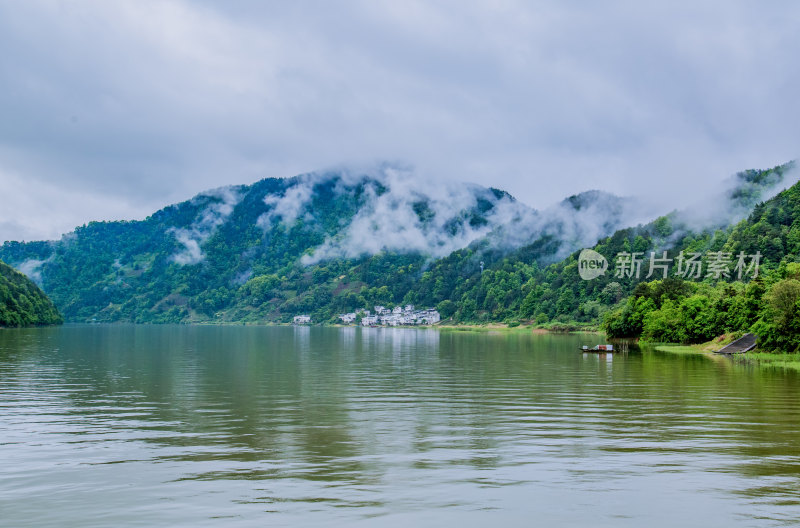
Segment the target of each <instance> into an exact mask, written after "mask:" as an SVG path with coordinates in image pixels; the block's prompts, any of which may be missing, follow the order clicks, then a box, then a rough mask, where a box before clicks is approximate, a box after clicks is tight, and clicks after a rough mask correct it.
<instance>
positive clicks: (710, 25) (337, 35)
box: [0, 0, 800, 241]
mask: <svg viewBox="0 0 800 528" xmlns="http://www.w3.org/2000/svg"><path fill="white" fill-rule="evenodd" d="M653 4H654V3H653V2H641V1H632V2H563V1H558V2H556V1H554V2H529V1H519V2H516V1H499V0H492V1H485V2H469V1H464V0H457V1H452V2H450V1H441V2H440V1H427V2H416V1H412V0H402V1H400V0H391V1H385V2H381V1H376V0H365V1H318V2H310V1H309V2H303V1H280V2H266V1H255V0H254V1H241V2H234V1H228V0H226V1H222V0H220V1H215V2H212V1H200V0H197V1H172V0H154V1H149V0H131V1H123V0H96V1H81V0H70V1H63V2H59V1H39V0H24V1H19V0H0V50H2V52H0V189H2V199H0V241H2V240H18V239H26V240H32V239H42V238H57V237H58V236H59V235H60V234H61V233H64V232H67V231H70V230H72V228H73V227H75V226H76V225H80V224H83V223H85V222H87V221H90V220H95V219H122V218H125V219H129V218H143V217H145V216H147V215H148V214H150V213H152V212H154V211H155V210H157V209H159V208H160V207H163V206H164V205H167V204H169V203H173V202H176V201H181V200H184V199H188V198H190V197H191V196H193V195H194V194H196V193H198V192H200V191H202V190H205V189H209V188H214V187H219V186H222V185H228V184H240V183H251V182H253V181H256V180H258V179H261V178H264V177H269V176H275V177H283V176H292V175H295V174H298V173H302V172H307V171H312V170H317V169H324V168H327V167H331V166H337V165H356V166H360V165H365V164H370V163H375V162H378V161H398V162H402V163H404V164H407V165H412V166H414V167H415V168H416V171H417V172H418V173H419V174H420V175H422V176H423V177H424V181H427V182H430V184H431V185H432V184H434V183H435V181H436V180H437V179H441V178H448V179H456V180H465V181H471V182H475V183H479V184H483V185H492V186H495V187H500V188H502V189H505V190H507V191H509V192H510V193H511V194H513V195H514V196H516V197H517V198H519V199H520V200H522V201H524V202H526V203H528V204H529V205H532V206H534V207H537V208H542V207H545V206H546V205H548V204H550V203H552V202H555V201H557V200H560V199H561V198H563V197H564V196H567V195H569V194H573V193H575V192H579V191H583V190H587V189H593V188H599V189H604V190H608V191H611V192H614V193H617V194H621V195H649V196H655V197H657V198H658V199H659V200H661V201H662V203H664V204H668V205H669V207H670V208H671V207H672V205H673V204H674V205H680V204H681V203H684V202H685V201H686V200H688V199H689V198H696V197H697V196H700V195H702V194H703V193H706V192H709V190H710V189H712V188H713V187H714V186H715V185H718V184H719V182H720V181H721V180H723V179H724V178H725V177H727V176H729V175H730V174H732V173H734V172H736V171H738V170H741V169H746V168H762V167H770V166H774V165H777V164H780V163H783V162H785V161H788V160H790V159H793V158H795V157H797V156H798V152H800V149H799V148H798V146H799V145H800V126H799V125H798V123H799V122H800V119H799V118H800V96H798V93H800V83H799V82H798V81H800V67H798V66H800V62H798V60H799V59H798V57H800V27H799V26H800V3H798V2H734V1H719V2H703V3H702V5H698V4H699V3H698V2H687V3H685V4H681V3H680V2H675V1H669V2H661V7H654V6H653Z"/></svg>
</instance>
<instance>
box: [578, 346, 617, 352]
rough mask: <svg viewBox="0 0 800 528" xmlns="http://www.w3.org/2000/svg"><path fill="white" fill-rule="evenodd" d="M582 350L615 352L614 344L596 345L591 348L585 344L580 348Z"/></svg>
mask: <svg viewBox="0 0 800 528" xmlns="http://www.w3.org/2000/svg"><path fill="white" fill-rule="evenodd" d="M580 350H581V351H582V352H602V353H605V352H613V351H614V345H595V346H593V347H592V348H589V347H588V346H586V345H583V346H582V347H581V348H580Z"/></svg>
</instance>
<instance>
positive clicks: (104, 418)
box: [0, 326, 800, 500]
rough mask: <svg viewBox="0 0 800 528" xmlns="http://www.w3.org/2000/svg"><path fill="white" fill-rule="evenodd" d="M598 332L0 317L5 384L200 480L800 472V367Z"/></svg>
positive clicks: (757, 487) (763, 493) (768, 493)
mask: <svg viewBox="0 0 800 528" xmlns="http://www.w3.org/2000/svg"><path fill="white" fill-rule="evenodd" d="M592 339H594V338H592ZM585 340H586V337H580V336H552V335H545V336H531V335H528V334H523V333H495V334H493V333H489V332H483V333H476V332H439V331H436V330H432V329H413V328H356V327H345V328H319V327H294V328H288V327H281V328H277V327H244V328H243V327H222V326H219V327H217V326H211V327H184V326H164V327H161V326H156V327H150V326H139V327H136V326H90V327H69V326H68V327H64V328H59V329H33V330H19V331H17V330H15V331H2V332H0V375H1V376H2V380H3V383H2V385H0V397H2V398H3V399H4V400H6V401H13V398H25V397H30V398H37V397H41V398H43V399H42V401H43V402H44V405H47V406H48V407H47V408H46V409H42V412H43V413H47V412H52V413H53V415H54V416H53V420H62V422H63V421H64V418H65V417H66V419H67V420H66V421H67V422H68V424H69V426H70V427H71V428H72V429H73V430H74V431H75V432H76V433H81V432H86V431H88V430H91V431H105V432H109V433H113V435H112V436H113V439H116V440H115V441H123V442H125V441H129V442H135V443H136V445H144V446H145V448H146V452H147V453H148V454H150V455H152V456H153V457H154V459H156V460H161V461H172V462H183V463H190V464H188V465H183V466H179V468H180V470H181V471H183V472H184V473H185V477H186V478H190V479H211V480H214V479H223V478H224V479H229V478H238V479H259V480H260V479H280V478H297V479H302V480H320V481H326V482H343V483H350V484H352V483H356V484H364V485H370V486H377V485H381V484H383V483H385V481H386V479H387V478H388V475H392V474H396V472H397V471H400V470H401V469H407V470H418V471H429V470H441V469H447V468H451V469H452V468H473V469H475V468H480V469H497V468H503V467H515V466H518V465H525V464H530V463H531V462H532V461H537V462H539V463H545V462H546V463H551V464H554V463H556V462H557V461H563V464H574V463H575V461H584V465H586V466H587V468H588V469H586V470H585V471H583V470H578V469H572V470H570V472H569V478H572V479H576V481H579V482H593V481H594V480H593V479H596V478H598V473H597V471H594V472H593V471H592V470H591V468H592V467H593V466H592V465H593V464H597V465H598V467H601V468H602V464H603V461H607V462H608V461H610V460H615V458H614V457H622V458H624V459H635V460H637V461H639V465H638V466H636V465H633V466H631V468H629V469H628V470H626V471H627V472H628V473H627V474H636V472H637V471H643V472H647V471H651V472H652V471H654V469H653V466H651V465H650V464H651V463H655V462H658V463H659V464H662V466H663V467H670V468H672V470H674V471H680V472H692V471H705V472H709V473H714V472H722V473H725V474H735V475H737V476H739V477H742V478H745V479H746V480H744V481H739V484H741V487H740V488H737V489H736V490H735V491H736V493H740V494H742V495H743V496H746V497H748V498H749V499H750V500H756V498H762V499H763V498H764V497H767V498H770V500H771V499H775V500H778V499H780V498H781V497H784V495H782V494H780V493H778V492H777V491H776V486H777V487H785V489H793V487H796V486H797V483H798V476H799V475H800V439H798V436H797V427H796V424H798V423H800V409H798V406H797V405H796V402H797V401H798V396H800V394H798V392H799V391H800V384H798V383H797V381H798V380H797V376H796V375H793V374H786V373H783V372H779V371H765V370H761V371H759V370H754V369H752V368H750V367H743V366H740V365H734V364H731V363H730V362H719V363H715V362H711V361H709V360H708V359H706V358H704V357H700V356H673V355H665V354H660V353H655V352H652V351H647V350H645V351H644V352H642V353H640V352H635V351H631V352H630V353H629V354H627V355H618V356H614V359H613V361H611V362H609V361H607V359H606V360H604V361H601V360H600V358H599V357H597V356H591V357H584V355H583V354H581V353H580V352H579V351H578V350H577V349H578V347H579V345H580V344H583V343H584V342H585ZM587 356H589V355H587ZM45 397H46V398H45ZM126 435H129V438H126ZM96 441H98V442H102V441H108V440H104V439H103V438H99V439H97V440H96ZM112 441H114V440H112ZM140 452H141V451H140ZM609 457H611V458H609ZM590 461H591V462H590ZM693 465H694V467H693ZM565 467H566V466H565ZM637 467H638V469H637ZM609 470H613V467H612V468H610V469H609ZM565 478H567V477H565ZM764 478H768V479H771V481H770V483H764V482H763V481H761V480H760V479H764ZM784 498H785V497H784Z"/></svg>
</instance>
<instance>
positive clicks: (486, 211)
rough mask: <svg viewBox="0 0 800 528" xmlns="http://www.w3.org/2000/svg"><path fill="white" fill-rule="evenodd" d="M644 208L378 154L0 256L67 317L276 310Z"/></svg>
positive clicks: (732, 210) (565, 248) (621, 219)
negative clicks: (521, 190)
mask: <svg viewBox="0 0 800 528" xmlns="http://www.w3.org/2000/svg"><path fill="white" fill-rule="evenodd" d="M792 168H793V165H792V164H787V165H785V166H781V167H776V168H774V169H771V170H768V171H745V172H743V173H739V174H737V175H736V176H734V177H733V179H732V180H730V182H729V185H727V186H722V187H720V189H719V190H718V193H717V194H718V196H719V200H718V201H715V200H709V201H708V203H704V204H702V205H703V207H702V208H691V209H688V210H681V211H680V212H677V213H672V214H671V217H670V218H671V220H672V225H673V226H675V229H674V230H673V234H675V233H681V232H688V231H691V230H705V229H714V228H716V227H724V226H725V225H730V222H735V221H736V220H737V219H738V218H740V217H741V216H742V215H744V214H746V212H747V211H748V210H752V207H753V205H755V204H756V203H757V202H760V201H763V200H765V199H767V198H768V197H770V196H772V195H774V194H775V193H777V192H779V191H780V190H781V189H783V188H785V187H788V186H789V185H790V184H791V183H792V182H793V181H796V171H794V170H792ZM712 204H714V207H711V205H712ZM661 207H667V204H664V203H662V204H661ZM701 213H702V214H701ZM657 216H659V214H658V213H656V212H655V211H654V210H653V209H652V208H650V207H648V205H647V202H646V201H644V200H637V199H634V198H630V197H627V198H621V197H618V196H614V195H613V194H610V193H607V192H603V191H597V190H593V191H586V192H582V193H579V194H574V195H571V196H569V197H568V198H566V199H564V200H561V201H560V202H557V203H555V204H553V205H551V206H549V207H546V208H543V209H542V210H535V209H532V208H530V207H528V206H527V205H525V204H524V203H522V202H520V201H518V200H516V199H515V198H514V197H513V196H511V195H510V194H508V193H507V192H504V191H502V190H499V189H496V188H490V187H483V186H480V185H475V184H467V183H460V184H459V183H454V182H451V183H447V182H442V181H436V180H431V179H430V178H427V177H426V176H425V174H424V173H420V172H418V171H416V170H414V169H409V168H404V167H399V166H394V165H389V164H384V165H379V166H376V167H373V168H368V169H363V168H362V169H357V170H356V169H344V168H339V169H336V170H327V171H320V172H314V173H307V174H303V175H300V176H296V177H292V178H284V179H279V178H267V179H263V180H260V181H257V182H255V183H253V184H251V185H238V186H231V187H221V188H217V189H214V190H210V191H206V192H203V193H200V194H198V195H196V196H195V197H194V198H192V199H190V200H187V201H184V202H181V203H177V204H174V205H171V206H168V207H165V208H163V209H161V210H159V211H157V212H156V213H154V214H152V215H150V216H149V217H147V218H146V219H144V220H141V221H101V222H90V223H88V224H86V225H83V226H80V227H78V228H76V229H75V230H74V231H73V232H71V233H68V234H67V235H64V236H63V237H62V238H61V239H60V240H57V241H49V242H46V241H42V242H27V243H19V242H6V243H4V244H3V245H2V246H0V259H2V260H4V261H6V262H8V263H9V264H11V265H13V266H14V267H16V268H17V269H19V270H22V271H24V272H25V273H26V274H27V275H28V276H30V277H32V278H34V279H35V280H36V282H37V283H38V284H40V285H41V286H42V288H43V289H44V290H45V291H46V292H47V293H48V295H50V296H51V297H52V298H53V299H54V301H55V302H56V304H57V306H58V307H59V309H61V310H62V312H63V313H64V314H65V316H67V317H68V318H69V319H71V320H85V318H89V319H91V318H95V317H96V318H97V319H98V320H132V321H134V320H140V321H176V320H182V318H183V317H185V316H187V314H189V313H190V312H189V311H188V310H189V308H191V310H193V311H192V312H191V313H195V314H205V315H204V316H203V317H207V316H214V313H215V310H217V309H218V308H220V307H222V306H228V305H230V304H231V303H234V304H235V303H239V302H240V301H241V299H239V298H238V297H236V298H237V299H239V300H235V299H234V297H235V296H237V295H244V293H241V292H244V291H247V292H257V295H256V298H257V299H260V300H259V301H258V302H262V303H266V302H274V303H282V304H285V307H284V309H285V310H301V309H302V307H304V306H311V305H313V304H314V303H317V302H323V303H324V302H327V301H325V299H327V298H328V297H327V295H328V294H330V295H334V293H335V294H336V295H339V294H340V293H341V294H342V295H343V296H344V297H342V300H341V302H343V303H344V302H345V301H346V303H345V304H347V305H348V306H352V305H353V304H354V303H355V304H359V303H360V302H361V301H358V300H357V299H356V297H357V292H358V291H362V289H363V288H364V287H366V286H364V285H365V284H370V283H371V281H373V279H375V278H376V277H378V276H380V277H383V279H387V276H386V275H385V273H388V272H386V271H385V270H387V269H392V270H395V272H396V273H397V276H394V275H393V276H392V277H393V279H392V280H394V281H400V282H396V283H395V284H393V286H392V288H393V289H397V291H398V292H399V291H401V290H403V288H410V287H411V285H412V284H413V283H414V282H415V281H418V280H421V278H422V275H424V271H425V270H426V269H428V268H430V269H434V268H437V266H439V264H440V263H442V262H446V261H448V259H451V258H454V259H455V260H454V261H458V262H461V264H462V265H464V266H467V268H469V269H472V268H475V269H477V266H478V265H479V264H480V262H481V261H482V260H485V261H486V263H487V265H490V264H492V263H498V262H500V261H502V260H503V259H504V258H506V257H508V258H517V259H519V258H523V259H524V260H525V262H526V263H528V264H530V263H531V262H532V261H535V262H537V263H539V264H542V265H545V264H548V263H550V262H554V261H558V260H560V259H562V258H564V257H566V256H568V255H570V254H571V253H573V252H574V251H576V250H578V249H580V248H584V247H591V246H593V245H594V244H595V243H596V242H597V241H598V240H600V239H603V238H605V237H608V236H609V235H611V234H613V233H614V232H615V231H617V230H619V229H621V228H624V227H629V226H631V225H635V224H638V223H641V222H643V221H649V220H652V219H654V218H656V217H657ZM724 222H728V224H724ZM617 232H619V231H617ZM666 242H668V241H666ZM515 255H516V256H515ZM492 265H493V264H492ZM445 268H447V265H445ZM381 270H384V271H381ZM462 271H464V272H468V271H469V270H468V269H464V270H462ZM473 271H474V270H473ZM395 272H392V273H395ZM382 273H383V275H382ZM470 273H471V272H470ZM66 277H69V279H66ZM331 277H334V278H335V277H350V279H347V284H344V283H343V284H341V285H340V286H337V288H338V287H341V288H347V289H348V290H347V291H350V290H351V289H352V291H351V292H350V293H351V294H347V292H343V291H342V290H335V289H334V290H335V291H329V292H328V293H320V295H323V297H324V299H323V298H320V299H315V298H313V299H312V298H311V297H309V296H307V295H300V294H299V293H297V292H296V289H297V288H301V289H302V288H304V287H306V286H308V285H311V284H319V283H320V281H322V282H323V283H325V282H326V281H328V280H329V279H331ZM453 278H454V277H452V276H449V275H448V281H449V280H453ZM383 279H382V280H383ZM343 280H344V279H343ZM252 281H255V282H252ZM284 283H285V284H284ZM278 284H283V286H282V287H281V288H279V289H276V288H277V285H278ZM303 285H306V286H303ZM240 288H244V290H241V291H240ZM279 290H280V291H281V292H283V293H280V294H277V293H275V292H277V291H279ZM326 291H327V290H326ZM237 292H238V293H237ZM292 292H295V293H292ZM270 295H273V297H270ZM274 295H277V297H274ZM369 295H370V296H371V298H375V299H380V298H384V297H385V296H386V295H388V294H387V293H385V292H384V293H381V292H378V291H374V292H372V291H370V293H369ZM396 295H400V297H402V295H401V294H400V293H397V294H396ZM296 296H299V298H297V299H295V297H296ZM253 302H256V301H253ZM337 302H338V301H337ZM187 307H188V308H187ZM343 307H344V305H343ZM193 317H194V316H193ZM198 317H199V315H198ZM234 317H237V316H234ZM82 318H83V319H82Z"/></svg>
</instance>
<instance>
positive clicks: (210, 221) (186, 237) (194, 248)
mask: <svg viewBox="0 0 800 528" xmlns="http://www.w3.org/2000/svg"><path fill="white" fill-rule="evenodd" d="M209 198H210V199H211V200H210V202H209V203H208V205H206V207H205V209H203V210H202V211H201V213H200V214H199V215H198V218H196V219H195V221H194V222H193V223H192V225H191V226H190V227H189V228H173V229H171V231H172V233H173V234H174V235H175V239H176V240H177V241H178V242H180V243H181V244H182V245H183V250H182V251H179V252H178V253H176V254H175V255H173V256H172V260H173V261H174V262H176V263H177V264H180V265H182V266H189V265H194V264H199V263H200V262H202V261H203V259H205V254H204V253H203V250H202V248H201V245H202V244H203V243H204V242H205V241H206V240H208V239H209V237H211V235H212V234H214V230H215V229H216V228H217V227H219V226H220V225H222V224H223V223H224V222H225V220H227V219H228V217H229V216H230V215H231V213H232V212H233V209H234V207H236V204H238V203H239V201H240V200H241V199H242V195H241V194H240V193H239V191H238V190H237V189H235V188H233V187H220V188H219V189H214V190H211V191H206V192H204V193H202V194H199V195H198V196H195V197H194V198H193V199H192V201H193V202H194V203H198V202H201V203H202V202H207V201H208V199H209Z"/></svg>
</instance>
